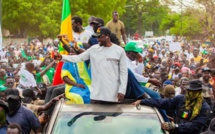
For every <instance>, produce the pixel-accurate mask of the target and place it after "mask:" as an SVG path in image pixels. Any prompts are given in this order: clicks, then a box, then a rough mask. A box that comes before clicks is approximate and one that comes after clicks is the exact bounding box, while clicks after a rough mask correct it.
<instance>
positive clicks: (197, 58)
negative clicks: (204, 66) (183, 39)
mask: <svg viewBox="0 0 215 134" xmlns="http://www.w3.org/2000/svg"><path fill="white" fill-rule="evenodd" d="M193 59H194V63H195V64H197V63H199V62H200V61H201V59H202V56H197V57H196V58H195V57H193Z"/></svg>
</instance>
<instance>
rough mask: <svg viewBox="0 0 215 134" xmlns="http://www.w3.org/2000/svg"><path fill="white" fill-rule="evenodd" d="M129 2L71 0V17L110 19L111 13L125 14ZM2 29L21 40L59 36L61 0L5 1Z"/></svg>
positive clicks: (3, 4) (85, 23)
mask: <svg viewBox="0 0 215 134" xmlns="http://www.w3.org/2000/svg"><path fill="white" fill-rule="evenodd" d="M125 3H126V0H114V1H112V0H104V1H103V0H78V1H77V0H70V4H71V11H72V16H74V15H77V16H80V17H81V18H82V19H83V22H84V26H86V25H87V19H88V18H89V17H90V16H91V15H93V16H96V17H101V18H103V19H104V20H105V21H106V22H107V21H108V20H110V19H111V16H112V12H113V11H114V10H117V11H118V12H119V14H122V13H123V12H124V8H123V7H124V6H125ZM2 7H3V9H2V10H3V11H2V12H3V14H2V19H3V21H2V22H3V28H5V29H8V30H10V32H11V34H14V35H18V36H19V37H26V36H40V37H56V35H57V34H59V32H60V24H61V12H62V0H60V1H59V0H8V1H7V0H4V1H3V2H2Z"/></svg>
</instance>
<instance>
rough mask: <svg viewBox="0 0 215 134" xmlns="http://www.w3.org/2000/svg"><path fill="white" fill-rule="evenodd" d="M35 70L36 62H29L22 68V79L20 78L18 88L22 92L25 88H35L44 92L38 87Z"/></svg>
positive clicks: (39, 91)
mask: <svg viewBox="0 0 215 134" xmlns="http://www.w3.org/2000/svg"><path fill="white" fill-rule="evenodd" d="M33 71H34V63H32V62H27V63H26V64H25V68H21V70H20V72H19V73H20V80H19V86H18V87H17V89H18V90H19V91H20V93H22V90H23V89H31V88H35V89H36V90H37V91H38V93H40V94H41V93H42V92H41V90H40V89H39V88H38V87H37V83H36V80H35V78H34V75H33Z"/></svg>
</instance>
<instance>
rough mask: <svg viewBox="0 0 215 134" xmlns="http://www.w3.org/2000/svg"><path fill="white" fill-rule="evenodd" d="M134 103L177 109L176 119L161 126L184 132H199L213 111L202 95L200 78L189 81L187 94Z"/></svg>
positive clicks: (188, 133) (169, 129)
mask: <svg viewBox="0 0 215 134" xmlns="http://www.w3.org/2000/svg"><path fill="white" fill-rule="evenodd" d="M133 104H134V105H138V104H143V105H149V106H154V107H158V108H164V109H166V110H175V113H176V119H175V121H174V122H164V123H162V124H161V127H162V128H163V129H164V130H167V131H174V132H176V133H183V134H199V133H200V132H201V129H202V128H203V126H204V125H205V124H206V122H207V121H208V120H209V114H210V111H211V109H210V106H209V105H208V104H207V102H206V101H205V100H204V99H203V97H202V83H201V81H199V80H193V81H191V82H190V83H189V87H188V88H187V91H186V93H185V95H178V96H176V97H174V98H171V99H153V98H150V99H145V100H138V101H136V102H134V103H133Z"/></svg>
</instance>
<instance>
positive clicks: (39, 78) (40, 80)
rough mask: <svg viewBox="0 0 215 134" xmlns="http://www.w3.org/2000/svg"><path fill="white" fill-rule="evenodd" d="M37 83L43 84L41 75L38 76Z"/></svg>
mask: <svg viewBox="0 0 215 134" xmlns="http://www.w3.org/2000/svg"><path fill="white" fill-rule="evenodd" d="M36 82H37V83H41V82H43V79H42V77H41V75H40V73H37V74H36Z"/></svg>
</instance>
